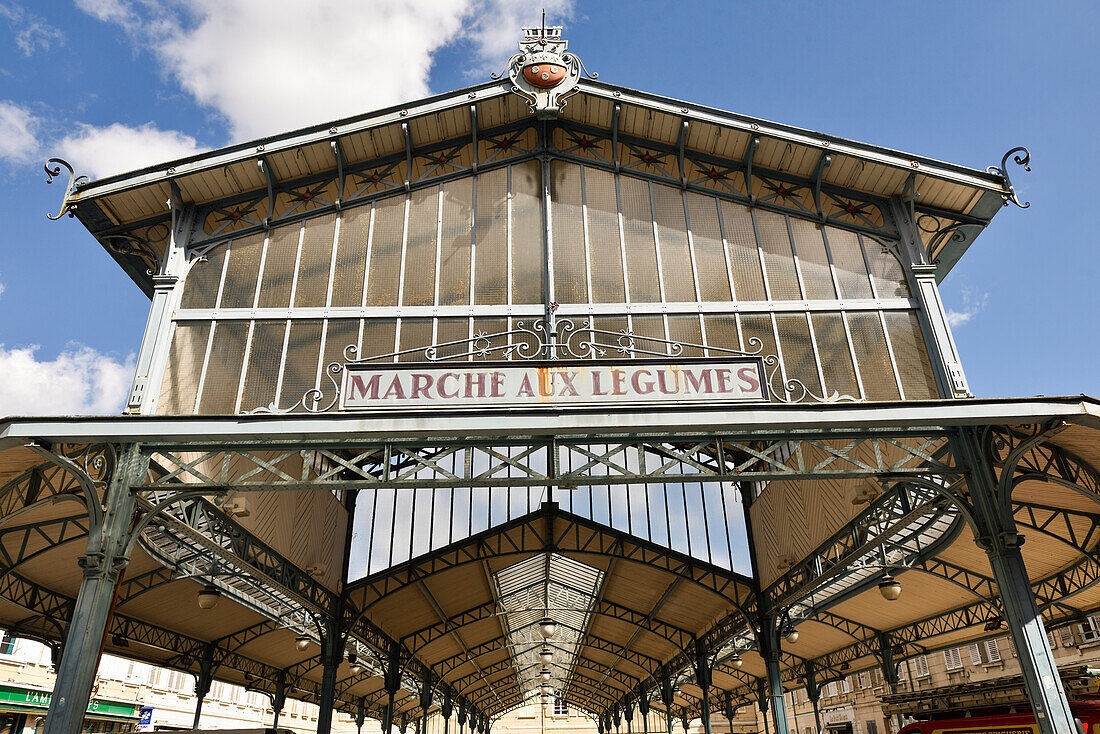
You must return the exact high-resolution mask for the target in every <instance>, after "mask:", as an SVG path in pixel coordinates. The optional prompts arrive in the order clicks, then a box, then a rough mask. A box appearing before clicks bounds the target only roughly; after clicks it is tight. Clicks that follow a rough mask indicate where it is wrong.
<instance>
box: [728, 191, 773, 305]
mask: <svg viewBox="0 0 1100 734" xmlns="http://www.w3.org/2000/svg"><path fill="white" fill-rule="evenodd" d="M718 206H719V208H720V210H721V212H722V226H723V228H724V230H725V234H726V245H727V246H728V247H729V253H730V267H731V268H732V269H733V287H734V290H735V291H736V293H735V294H734V295H735V296H736V298H737V300H738V301H763V300H766V296H765V295H764V278H763V276H762V275H761V274H760V251H759V250H758V249H757V246H756V230H755V228H754V227H753V225H752V212H750V211H749V209H748V207H744V206H741V205H739V204H733V203H731V202H728V201H719V202H718Z"/></svg>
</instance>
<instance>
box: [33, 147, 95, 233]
mask: <svg viewBox="0 0 1100 734" xmlns="http://www.w3.org/2000/svg"><path fill="white" fill-rule="evenodd" d="M51 163H53V164H54V166H53V168H50V164H51ZM62 168H64V169H65V170H67V171H68V172H69V182H68V183H67V184H66V185H65V195H64V197H62V199H61V208H60V209H58V211H57V214H47V215H46V218H47V219H53V220H55V221H56V220H58V219H61V217H62V216H63V215H64V214H65V213H66V212H68V214H69V216H70V217H71V216H73V211H72V210H73V209H75V208H76V204H74V203H73V202H72V201H71V199H72V195H73V194H74V193H76V190H77V189H78V188H79V187H81V186H83V185H84V184H86V183H88V182H89V181H90V180H91V179H90V178H88V177H87V176H77V175H76V172H75V171H73V167H72V166H70V165H69V163H68V161H66V160H64V159H61V158H50V159H49V160H48V161H46V165H44V166H43V169H44V170H45V171H46V183H53V180H54V177H55V176H60V175H61V169H62Z"/></svg>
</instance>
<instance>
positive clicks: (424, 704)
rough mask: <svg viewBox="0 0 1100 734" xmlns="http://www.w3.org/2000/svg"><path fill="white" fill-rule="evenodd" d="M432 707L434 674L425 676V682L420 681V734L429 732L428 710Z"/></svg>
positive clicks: (429, 673)
mask: <svg viewBox="0 0 1100 734" xmlns="http://www.w3.org/2000/svg"><path fill="white" fill-rule="evenodd" d="M431 706H432V674H431V672H430V671H429V672H427V673H425V674H424V680H422V681H420V712H421V713H420V721H421V724H420V734H426V732H427V731H428V709H429V708H431Z"/></svg>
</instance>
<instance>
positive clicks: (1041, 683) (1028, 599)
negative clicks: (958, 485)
mask: <svg viewBox="0 0 1100 734" xmlns="http://www.w3.org/2000/svg"><path fill="white" fill-rule="evenodd" d="M993 440H996V439H994V438H993V437H992V436H990V435H989V434H988V432H985V431H982V429H980V428H974V427H969V426H967V427H962V428H960V429H959V436H958V438H957V439H956V444H957V446H958V454H959V458H960V459H962V463H964V465H965V466H966V467H967V469H968V472H967V484H968V489H969V492H970V501H971V504H972V508H971V510H972V512H973V515H974V522H975V523H976V524H977V525H978V527H977V528H976V530H977V538H976V539H975V542H976V543H977V544H978V546H979V547H980V548H982V549H983V550H984V551H985V552H986V555H987V556H988V557H989V566H990V568H991V569H992V571H993V578H994V579H995V580H996V582H997V590H998V593H999V594H1000V597H1001V607H1002V608H1003V610H1004V614H1005V621H1006V622H1008V630H1009V633H1010V634H1011V636H1012V643H1013V645H1014V646H1015V647H1016V655H1017V659H1018V660H1019V663H1020V669H1021V671H1022V672H1023V677H1024V686H1025V688H1026V689H1027V696H1028V699H1029V700H1030V701H1031V709H1032V711H1034V712H1035V721H1036V723H1037V724H1038V725H1039V731H1040V732H1042V734H1066V733H1067V732H1076V731H1078V728H1077V725H1076V724H1075V723H1074V720H1073V714H1072V713H1071V712H1070V708H1069V702H1068V701H1067V700H1066V693H1065V690H1064V689H1063V688H1062V678H1061V676H1060V675H1059V674H1058V666H1057V665H1056V664H1055V661H1054V655H1053V653H1052V652H1051V650H1050V643H1049V642H1048V641H1047V635H1046V630H1045V629H1044V628H1043V620H1042V617H1041V616H1040V614H1039V609H1038V607H1037V606H1036V604H1035V594H1034V592H1033V591H1032V588H1031V581H1030V579H1029V577H1028V574H1027V568H1026V567H1025V566H1024V558H1023V556H1022V555H1021V553H1020V546H1021V545H1022V544H1023V541H1024V537H1023V536H1022V535H1020V534H1019V533H1018V532H1016V523H1015V521H1014V520H1013V518H1012V498H1011V494H1010V492H1011V486H1012V479H1013V475H1014V474H1015V467H1016V463H1017V461H1018V460H1019V456H1020V455H1021V453H1022V452H1024V451H1026V450H1027V449H1028V448H1030V446H1031V445H1034V444H1035V443H1038V441H1039V440H1041V438H1040V437H1039V436H1036V437H1035V439H1034V440H1033V441H1031V442H1030V444H1029V442H1028V441H1027V440H1025V441H1023V442H1022V443H1021V444H1019V445H1018V446H1017V448H1016V449H1015V450H1014V451H1013V452H1012V454H1010V455H1009V456H1008V458H1007V459H1006V460H1005V461H1004V462H1003V464H1004V466H1003V467H1002V477H1001V485H1000V486H998V481H997V477H996V475H995V474H994V471H993V466H992V462H991V458H990V457H991V455H992V449H993V447H992V444H991V441H993Z"/></svg>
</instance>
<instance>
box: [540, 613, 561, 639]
mask: <svg viewBox="0 0 1100 734" xmlns="http://www.w3.org/2000/svg"><path fill="white" fill-rule="evenodd" d="M557 633H558V623H557V622H555V621H554V620H552V619H550V618H549V617H543V618H542V619H541V620H539V634H540V635H542V639H544V640H549V639H551V638H552V637H553V636H554V635H556V634H557Z"/></svg>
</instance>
